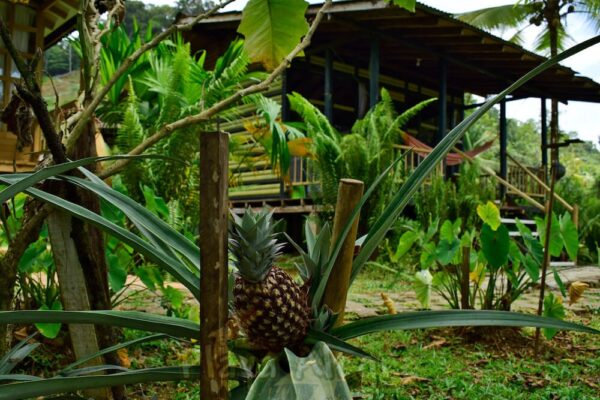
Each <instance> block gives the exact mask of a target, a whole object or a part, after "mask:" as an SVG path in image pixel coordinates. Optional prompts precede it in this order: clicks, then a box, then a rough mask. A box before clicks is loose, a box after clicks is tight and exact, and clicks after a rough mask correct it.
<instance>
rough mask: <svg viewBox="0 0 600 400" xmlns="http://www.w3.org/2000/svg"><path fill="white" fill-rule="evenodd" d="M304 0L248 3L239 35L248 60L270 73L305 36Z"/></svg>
mask: <svg viewBox="0 0 600 400" xmlns="http://www.w3.org/2000/svg"><path fill="white" fill-rule="evenodd" d="M307 8H308V3H307V2H306V1H304V0H250V1H249V2H248V4H246V7H244V11H242V21H241V22H240V26H239V28H238V32H239V33H241V34H242V35H244V37H245V38H246V40H245V41H244V47H245V49H246V52H247V53H248V56H249V57H250V59H251V60H252V61H254V62H261V63H262V64H263V65H264V66H265V68H266V69H267V70H273V69H275V67H277V65H279V63H280V62H281V61H283V59H284V58H285V57H287V55H288V54H289V53H290V52H291V51H292V50H293V49H294V48H295V47H296V46H297V45H298V43H299V42H300V39H302V37H303V36H304V35H306V33H307V32H308V22H307V21H306V18H305V17H304V14H305V13H306V9H307Z"/></svg>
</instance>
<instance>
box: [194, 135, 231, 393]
mask: <svg viewBox="0 0 600 400" xmlns="http://www.w3.org/2000/svg"><path fill="white" fill-rule="evenodd" d="M228 146H229V135H228V134H226V133H222V132H217V133H214V132H210V133H209V132H203V133H202V134H201V135H200V181H201V182H202V190H201V191H200V221H201V223H200V249H201V252H200V261H201V265H202V272H201V274H200V321H201V323H200V327H201V328H200V349H201V350H200V397H201V398H202V399H206V400H225V399H227V396H228V382H227V379H228V376H227V369H228V359H227V317H228V309H227V275H228V262H227V223H228V216H227V213H228V209H227V208H228V206H227V203H228V201H227V175H228Z"/></svg>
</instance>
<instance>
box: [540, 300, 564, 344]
mask: <svg viewBox="0 0 600 400" xmlns="http://www.w3.org/2000/svg"><path fill="white" fill-rule="evenodd" d="M542 315H543V316H544V317H547V318H556V319H558V320H562V319H564V318H565V315H566V313H565V306H564V305H563V302H562V297H557V296H554V293H548V294H547V295H546V297H545V298H544V312H543V314H542ZM543 331H544V336H545V337H546V339H552V338H553V337H554V335H556V333H557V332H558V329H555V328H544V330H543Z"/></svg>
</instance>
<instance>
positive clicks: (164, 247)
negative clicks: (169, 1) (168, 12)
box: [0, 37, 600, 399]
mask: <svg viewBox="0 0 600 400" xmlns="http://www.w3.org/2000/svg"><path fill="white" fill-rule="evenodd" d="M598 42H600V37H596V38H593V39H590V40H588V41H586V42H583V43H581V44H579V45H576V46H574V47H573V48H572V49H570V50H568V51H566V52H564V53H562V54H561V55H559V56H558V57H555V58H553V59H551V60H548V61H546V62H545V63H543V64H541V65H540V66H539V67H537V68H536V69H534V70H533V71H531V72H530V73H528V74H527V75H525V76H524V77H523V78H521V79H519V80H518V81H517V82H515V83H514V84H513V85H511V86H510V87H509V88H508V89H506V90H505V91H503V92H502V93H500V94H499V95H498V96H496V97H494V98H492V99H491V100H489V101H488V102H487V103H486V104H485V105H484V106H482V107H481V108H480V109H479V110H478V111H477V112H475V113H474V114H472V115H471V116H470V117H468V118H467V119H466V120H465V121H463V122H462V123H461V124H459V125H458V126H457V127H456V128H454V129H453V130H452V131H451V132H450V133H449V134H448V135H447V136H446V137H445V138H444V140H442V142H441V143H440V144H439V145H438V146H437V147H436V148H435V149H434V150H433V152H432V153H431V154H430V155H429V156H428V157H427V158H426V159H425V160H424V162H423V163H421V164H420V165H419V167H418V168H417V169H416V170H415V171H414V173H413V174H412V175H411V176H409V178H408V179H407V181H406V182H405V184H404V185H403V186H402V187H401V189H400V191H399V192H398V193H397V194H396V195H395V196H394V197H393V198H392V200H391V202H390V203H389V204H388V206H387V207H386V209H385V210H384V212H383V213H382V214H381V216H380V217H379V218H378V219H377V220H376V221H375V223H374V224H373V226H372V228H371V230H370V231H369V233H368V234H367V236H366V239H365V241H364V244H363V246H362V249H361V251H360V252H359V254H358V255H357V257H356V259H355V260H354V263H353V271H352V277H351V279H352V281H354V280H355V279H356V277H357V275H358V273H359V272H360V270H361V269H362V267H363V266H364V264H365V262H366V261H367V260H368V259H369V257H370V256H371V254H372V253H373V251H374V250H375V249H376V248H377V246H378V245H379V244H380V243H381V242H382V240H383V239H384V237H385V234H386V233H387V231H388V230H389V229H390V227H391V226H392V225H393V223H394V221H395V220H396V218H397V217H398V216H399V215H400V213H401V212H402V210H403V208H404V207H405V206H406V204H407V203H408V202H409V200H410V199H411V197H412V196H413V195H414V193H415V192H416V191H417V190H418V188H419V187H420V186H421V185H422V183H423V181H424V180H425V178H426V176H427V175H428V174H429V173H430V172H431V171H432V170H433V168H435V166H436V164H437V163H438V162H440V161H441V160H442V159H443V158H444V157H445V155H446V154H447V153H448V151H450V149H451V148H452V147H453V146H454V145H455V144H456V143H457V141H458V140H459V139H460V138H461V137H462V135H463V134H464V132H465V131H466V130H467V129H468V128H469V127H470V126H472V125H473V123H474V122H475V121H476V120H477V119H478V118H480V117H481V116H482V115H483V114H484V113H485V112H487V111H488V110H489V109H490V108H491V107H492V106H493V105H494V104H497V103H498V102H499V101H501V100H502V99H503V98H504V97H505V96H506V95H508V94H510V93H511V92H512V91H514V90H515V89H517V88H518V87H520V86H522V85H523V84H524V83H525V82H527V81H528V80H530V79H531V78H533V77H535V76H536V75H538V74H539V73H541V72H543V71H544V70H546V69H548V68H549V67H551V66H552V65H554V64H556V63H558V62H560V61H561V60H563V59H565V58H566V57H568V56H570V55H572V54H575V53H577V52H579V51H581V50H583V49H585V48H587V47H590V46H592V45H594V44H596V43H598ZM98 161H99V159H98V158H91V159H85V160H78V161H74V162H68V163H65V164H60V165H56V166H51V167H47V168H44V169H41V170H39V171H37V172H35V173H32V174H15V175H4V176H0V182H2V183H5V184H8V185H10V186H8V187H7V188H6V189H5V190H4V191H2V192H0V203H2V202H4V201H6V200H8V199H10V198H11V197H13V196H15V195H16V194H18V193H20V192H25V193H26V194H28V195H30V196H32V197H34V198H37V199H39V200H40V201H43V202H46V203H48V204H50V205H51V206H53V207H55V208H57V209H60V210H62V211H64V212H66V213H69V214H70V215H72V216H74V217H76V218H79V219H81V220H83V221H85V222H87V223H90V224H92V225H94V226H97V227H99V228H100V229H102V230H103V231H105V232H106V233H107V234H109V235H112V236H114V237H116V238H118V239H119V240H122V241H123V242H124V243H126V244H128V245H129V246H131V247H132V248H134V249H135V250H136V251H138V252H140V253H141V254H143V255H144V256H145V257H146V259H148V260H150V261H151V262H153V263H155V264H156V265H157V266H158V267H160V268H162V269H164V270H165V271H166V272H168V273H170V274H171V275H172V276H173V278H174V279H176V280H178V281H180V282H181V283H182V284H183V285H184V286H186V287H187V288H188V289H189V290H190V292H191V293H192V294H193V295H194V297H195V298H196V299H199V289H198V288H199V273H200V263H199V252H200V249H199V248H198V247H197V246H196V245H195V244H194V243H192V242H191V241H189V240H188V239H187V238H186V237H185V236H183V235H181V234H180V233H178V232H177V231H176V230H174V229H173V228H171V227H169V225H168V224H166V223H165V222H163V221H162V220H160V219H159V218H157V217H156V216H155V215H154V214H152V213H151V212H149V211H148V210H146V209H145V208H144V207H142V206H140V205H139V204H137V203H136V202H135V201H133V200H131V199H129V198H128V197H127V196H125V195H123V194H121V193H119V192H116V191H114V190H112V189H111V188H110V187H108V186H107V185H106V184H104V182H102V181H101V180H100V179H99V178H97V177H96V176H95V175H93V174H92V173H90V172H89V171H87V170H86V169H85V168H83V166H85V165H86V164H89V163H93V162H98ZM75 168H78V169H79V171H81V173H83V174H84V176H85V178H78V177H74V176H69V175H62V174H65V173H67V172H69V171H71V170H73V169H75ZM390 168H391V166H390ZM383 177H384V174H382V175H380V176H379V177H378V179H377V180H376V182H374V184H373V185H372V186H371V187H370V188H369V190H367V193H366V194H365V196H364V197H363V198H362V199H361V201H360V203H359V205H358V206H357V207H356V209H355V210H354V212H353V215H351V217H350V218H349V219H348V221H349V222H348V224H347V225H346V226H345V227H344V229H343V230H342V234H341V235H340V238H339V239H338V240H337V241H336V242H335V243H333V244H332V246H331V249H332V250H331V252H330V253H329V254H328V255H327V257H322V258H319V259H317V260H316V263H317V264H316V265H318V267H319V274H318V277H317V279H316V280H315V281H314V282H313V287H314V289H311V296H310V303H311V305H312V306H313V307H312V308H313V310H314V312H317V315H318V318H316V319H315V320H314V322H313V323H312V326H311V329H310V330H309V332H308V334H307V336H306V338H305V340H304V341H305V344H306V345H308V346H310V347H312V349H313V351H314V349H317V350H318V349H319V348H322V346H323V345H322V344H319V343H320V342H322V343H326V344H327V346H328V347H329V348H330V349H332V350H336V351H343V352H346V353H349V354H352V355H354V356H362V357H367V358H372V356H371V355H369V354H367V353H366V352H364V351H363V350H361V349H359V348H356V347H355V346H352V345H351V344H349V343H347V340H349V339H352V338H355V337H359V336H362V335H367V334H370V333H374V332H378V331H384V330H393V329H423V328H432V327H448V326H516V327H521V326H533V327H542V328H551V329H569V330H574V331H580V332H587V333H594V334H598V333H600V332H599V331H597V330H595V329H592V328H590V327H586V326H582V325H578V324H573V323H569V322H566V321H562V320H559V319H554V318H544V317H537V316H534V315H526V314H519V313H511V312H502V311H471V310H469V311H462V310H461V311H458V310H453V311H426V312H411V313H403V314H397V315H387V316H380V317H373V318H368V319H363V320H360V321H356V322H351V323H348V324H346V325H342V326H340V327H333V324H332V323H331V321H332V319H333V318H335V317H334V316H331V315H329V314H328V313H326V312H323V311H322V308H321V304H322V298H323V294H324V291H325V287H326V285H327V281H328V279H329V276H330V274H331V270H332V267H333V264H334V262H335V260H336V258H337V256H338V254H339V252H340V250H341V247H342V242H343V240H344V239H345V237H346V235H347V234H348V232H349V231H350V227H351V222H352V221H353V220H354V219H355V217H356V216H357V215H358V213H359V212H360V207H361V206H362V205H364V204H365V202H366V201H367V200H368V198H369V196H370V195H371V194H372V193H373V190H374V189H375V187H376V186H377V184H378V183H379V182H380V181H381V180H382V179H383ZM47 179H61V180H63V181H65V182H68V183H70V184H73V185H76V186H78V187H80V188H83V189H86V190H89V191H90V192H92V193H94V194H95V195H97V196H99V197H100V198H102V199H104V200H106V201H107V202H108V203H110V204H112V205H113V206H115V207H118V208H119V209H120V210H121V212H123V214H125V215H126V216H127V217H128V218H129V220H130V221H131V223H132V224H133V225H134V226H135V227H136V228H137V229H138V231H139V233H140V235H136V234H133V233H131V232H129V231H127V230H125V229H123V228H121V227H119V226H117V225H115V224H114V223H112V222H110V221H108V220H107V219H105V218H103V217H102V216H100V215H98V214H96V213H93V212H91V211H89V210H87V209H85V208H83V207H80V206H78V205H76V204H73V203H71V202H69V201H67V200H65V199H62V198H60V197H57V196H55V195H53V194H50V193H48V192H45V191H44V190H41V189H39V188H37V187H35V185H36V184H38V183H40V182H42V181H44V180H47ZM309 259H310V260H312V261H315V260H314V259H313V258H311V257H310V254H309ZM59 322H60V323H91V324H107V325H113V326H120V327H127V328H132V329H140V330H145V331H148V332H154V333H162V334H167V335H171V336H174V337H179V338H193V339H197V338H198V337H199V331H200V326H199V324H198V323H195V322H192V321H188V320H184V319H179V318H173V317H165V316H160V315H152V314H147V313H140V312H125V311H87V312H84V311H81V312H76V311H71V312H67V311H14V312H9V311H7V312H0V324H7V323H17V324H28V323H59ZM232 349H235V351H238V350H239V347H236V344H235V343H232ZM106 350H107V351H110V349H106ZM313 356H316V355H314V354H313ZM303 362H304V361H302V360H295V359H294V358H293V357H288V364H289V365H290V366H293V365H301V364H302V363H303ZM267 364H268V363H267ZM271 365H272V364H271ZM321 366H322V367H323V368H326V367H327V366H326V365H321ZM80 372H81V375H78V374H75V375H71V376H60V375H59V376H56V377H53V378H50V379H42V380H39V379H36V380H31V381H26V382H19V381H18V379H17V378H15V382H14V383H10V384H7V385H3V386H2V390H0V399H21V398H29V397H36V396H43V395H50V394H58V393H69V392H73V391H77V390H82V389H88V388H96V387H102V386H107V385H122V384H131V383H142V382H150V381H157V380H160V381H168V380H183V379H197V377H198V374H199V370H198V368H197V367H196V366H183V367H163V368H155V369H142V370H133V371H130V370H127V371H120V372H118V373H116V374H111V375H97V374H94V372H97V371H91V373H92V375H85V374H86V373H89V372H90V371H85V370H83V371H80ZM259 376H261V374H259ZM232 377H233V378H235V379H237V380H239V381H240V386H241V385H242V382H251V381H252V380H253V379H254V377H255V375H254V371H248V370H245V369H242V370H234V371H232ZM286 379H287V378H286ZM290 379H291V377H290ZM256 382H261V381H260V380H256ZM292 382H293V381H292ZM257 384H258V383H257ZM299 386H302V382H298V383H297V384H296V383H294V387H295V388H296V389H298V390H299ZM253 390H255V391H258V389H255V388H253V385H251V386H250V389H249V395H250V394H252V393H253ZM342 391H344V390H343V389H342ZM296 393H298V391H296ZM250 398H257V397H256V396H254V397H252V396H250ZM309 398H310V397H309Z"/></svg>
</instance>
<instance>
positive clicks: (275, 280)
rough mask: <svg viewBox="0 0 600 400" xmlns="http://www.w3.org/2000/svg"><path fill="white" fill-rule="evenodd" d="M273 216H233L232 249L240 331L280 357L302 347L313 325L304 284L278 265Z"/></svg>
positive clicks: (278, 247) (265, 213)
mask: <svg viewBox="0 0 600 400" xmlns="http://www.w3.org/2000/svg"><path fill="white" fill-rule="evenodd" d="M277 225H278V223H274V221H273V214H272V213H270V212H268V211H267V210H265V209H263V210H261V211H259V212H254V211H252V210H250V209H248V210H246V212H245V213H244V215H243V216H242V217H238V216H236V215H233V222H232V224H231V228H230V239H229V249H230V252H231V255H232V256H233V257H234V259H235V261H234V263H235V266H236V268H237V272H236V274H235V283H234V286H233V305H234V310H235V314H236V317H237V319H238V320H239V323H240V326H241V328H242V330H243V331H244V333H245V334H246V336H247V337H248V339H249V340H250V342H251V343H252V344H253V345H254V346H255V347H256V348H258V349H263V350H266V351H269V352H279V351H281V350H283V348H285V347H287V348H294V347H296V346H297V345H299V344H301V343H302V342H303V340H304V338H305V337H306V335H307V332H308V328H309V325H310V322H311V321H310V320H311V318H310V315H311V310H310V305H309V302H308V293H307V286H306V285H299V284H298V283H297V282H296V281H295V280H294V279H293V278H292V277H291V276H290V275H289V274H288V273H287V272H285V271H284V270H282V269H281V268H279V267H278V266H277V265H276V258H277V256H278V255H279V254H280V251H281V248H282V247H283V244H281V243H279V242H278V240H277V238H276V233H275V228H276V226H277Z"/></svg>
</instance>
